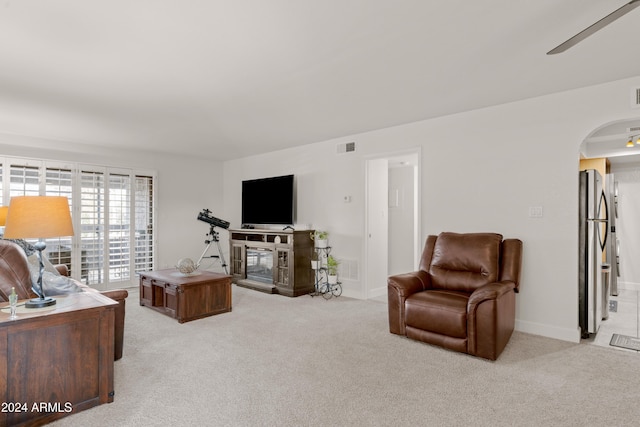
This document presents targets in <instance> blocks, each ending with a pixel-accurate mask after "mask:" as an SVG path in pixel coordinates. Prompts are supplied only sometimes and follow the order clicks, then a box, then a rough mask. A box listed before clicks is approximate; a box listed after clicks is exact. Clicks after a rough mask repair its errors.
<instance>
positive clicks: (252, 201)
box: [242, 175, 296, 226]
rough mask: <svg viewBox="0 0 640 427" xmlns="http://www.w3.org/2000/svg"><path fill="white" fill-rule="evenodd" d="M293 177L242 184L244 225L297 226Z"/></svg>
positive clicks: (257, 180) (244, 182) (254, 180)
mask: <svg viewBox="0 0 640 427" xmlns="http://www.w3.org/2000/svg"><path fill="white" fill-rule="evenodd" d="M294 184H295V183H294V176H293V175H283V176H274V177H270V178H261V179H251V180H246V181H242V225H243V226H247V225H262V224H264V225H293V223H294V221H295V211H296V194H295V186H294Z"/></svg>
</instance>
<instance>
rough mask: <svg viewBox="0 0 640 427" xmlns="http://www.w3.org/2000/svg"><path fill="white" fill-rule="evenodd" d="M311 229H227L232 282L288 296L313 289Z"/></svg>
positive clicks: (303, 293) (294, 295)
mask: <svg viewBox="0 0 640 427" xmlns="http://www.w3.org/2000/svg"><path fill="white" fill-rule="evenodd" d="M312 233H313V230H295V231H294V230H284V231H277V230H258V229H246V230H245V229H241V230H229V246H230V248H229V249H230V250H229V252H230V257H231V260H230V267H231V271H230V274H231V277H232V280H233V283H235V284H236V285H238V286H242V287H245V288H250V289H255V290H258V291H262V292H266V293H271V294H282V295H286V296H290V297H297V296H299V295H305V294H308V293H311V292H313V291H314V288H315V287H314V280H315V275H314V272H313V270H312V269H311V256H312V254H313V252H314V248H313V240H312V239H311V234H312Z"/></svg>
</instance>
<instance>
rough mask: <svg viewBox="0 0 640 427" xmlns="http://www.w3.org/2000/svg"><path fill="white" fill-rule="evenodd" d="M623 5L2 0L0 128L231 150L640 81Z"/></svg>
mask: <svg viewBox="0 0 640 427" xmlns="http://www.w3.org/2000/svg"><path fill="white" fill-rule="evenodd" d="M627 1H628V0H563V1H558V0H535V1H533V0H476V1H470V0H449V1H437V0H110V1H91V0H57V1H51V0H2V1H1V2H0V132H1V133H9V134H20V135H27V136H35V137H44V138H48V139H54V140H61V141H68V142H73V143H82V144H92V145H99V146H109V147H115V148H117V147H127V148H138V149H141V150H159V151H163V152H168V153H173V152H175V153H191V154H196V155H199V156H207V157H210V158H217V159H231V158H238V157H243V156H247V155H251V154H255V153H262V152H268V151H273V150H277V149H282V148H286V147H291V146H295V145H302V144H308V143H313V142H318V141H323V140H327V139H331V138H334V137H340V136H345V135H350V134H354V133H359V132H363V131H368V130H374V129H379V128H384V127H389V126H393V125H398V124H403V123H408V122H412V121H417V120H422V119H427V118H432V117H437V116H441V115H446V114H451V113H456V112H460V111H466V110H471V109H476V108H481V107H485V106H489V105H496V104H501V103H505V102H510V101H515V100H519V99H525V98H529V97H535V96H539V95H545V94H549V93H554V92H558V91H563V90H567V89H573V88H578V87H584V86H588V85H593V84H598V83H603V82H607V81H612V80H617V79H623V78H628V77H632V76H638V75H640V55H638V54H637V46H638V45H639V43H638V42H639V41H640V31H638V27H639V24H640V9H636V10H635V11H633V12H631V13H629V14H628V15H625V16H624V17H622V18H620V19H619V20H618V21H616V22H614V23H613V24H611V25H609V26H608V27H606V28H604V29H603V30H601V31H599V32H597V33H596V34H594V35H593V36H591V37H589V38H587V39H586V40H584V41H582V42H581V43H580V44H578V45H577V46H575V47H573V48H571V49H569V50H568V51H566V52H564V53H562V54H559V55H553V56H548V55H546V52H547V51H549V50H550V49H551V48H553V47H555V46H556V45H558V44H560V43H561V42H563V41H564V40H566V39H567V38H569V37H570V36H572V35H574V34H575V33H577V32H579V31H580V30H582V29H584V28H585V27H587V26H589V25H590V24H592V23H594V22H595V21H597V20H598V19H600V18H602V17H604V16H605V15H607V14H608V13H610V12H612V11H613V10H615V9H616V8H618V7H620V6H622V5H623V4H625V3H626V2H627Z"/></svg>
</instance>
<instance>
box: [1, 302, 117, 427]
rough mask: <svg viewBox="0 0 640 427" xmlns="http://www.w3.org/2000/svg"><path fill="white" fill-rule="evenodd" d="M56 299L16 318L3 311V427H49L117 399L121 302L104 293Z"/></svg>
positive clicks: (22, 309) (21, 308)
mask: <svg viewBox="0 0 640 427" xmlns="http://www.w3.org/2000/svg"><path fill="white" fill-rule="evenodd" d="M56 300H57V303H56V305H54V306H51V307H46V308H41V309H27V308H24V307H18V313H17V314H18V318H17V319H15V320H9V310H8V309H2V310H0V405H3V406H2V407H1V408H0V426H3V427H4V426H21V425H28V426H37V425H44V424H48V423H50V422H52V421H54V420H56V419H58V418H62V417H64V416H67V415H71V414H73V413H75V412H78V411H82V410H84V409H88V408H91V407H93V406H97V405H100V404H102V403H108V402H112V401H113V396H114V391H113V346H114V341H113V339H114V338H113V334H114V318H115V317H114V316H115V314H114V310H115V307H116V306H117V305H118V303H116V302H115V301H113V300H112V299H110V298H107V297H105V296H104V295H102V294H100V293H99V292H81V293H77V294H70V295H65V296H61V297H56ZM23 302H24V301H20V302H19V304H20V303H23ZM7 305H8V304H7V303H2V304H0V307H5V306H7Z"/></svg>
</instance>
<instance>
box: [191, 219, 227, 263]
mask: <svg viewBox="0 0 640 427" xmlns="http://www.w3.org/2000/svg"><path fill="white" fill-rule="evenodd" d="M214 228H215V226H213V225H212V226H211V229H210V230H209V233H208V234H207V236H211V239H207V240H205V241H204V243H205V244H206V245H207V246H206V247H205V248H204V251H202V255H200V258H198V262H197V263H196V266H197V267H200V263H201V262H202V259H203V258H204V256H205V254H206V253H207V251H209V248H210V247H211V244H212V243H213V242H215V243H216V246H217V248H218V255H209V256H208V257H207V258H218V259H219V260H220V263H221V264H222V268H223V269H224V273H225V274H229V272H228V271H227V262H226V261H225V260H224V255H223V254H222V249H220V238H219V234H218V232H217V231H216V230H215V229H214Z"/></svg>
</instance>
